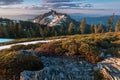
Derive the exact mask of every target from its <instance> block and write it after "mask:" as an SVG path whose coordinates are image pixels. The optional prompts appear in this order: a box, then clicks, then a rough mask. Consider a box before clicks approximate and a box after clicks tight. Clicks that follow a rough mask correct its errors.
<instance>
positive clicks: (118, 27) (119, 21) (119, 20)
mask: <svg viewBox="0 0 120 80" xmlns="http://www.w3.org/2000/svg"><path fill="white" fill-rule="evenodd" d="M115 31H116V32H119V31H120V18H119V19H118V22H117V24H116V26H115Z"/></svg>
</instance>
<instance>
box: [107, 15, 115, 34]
mask: <svg viewBox="0 0 120 80" xmlns="http://www.w3.org/2000/svg"><path fill="white" fill-rule="evenodd" d="M113 17H114V15H112V16H110V18H109V19H108V32H112V27H113Z"/></svg>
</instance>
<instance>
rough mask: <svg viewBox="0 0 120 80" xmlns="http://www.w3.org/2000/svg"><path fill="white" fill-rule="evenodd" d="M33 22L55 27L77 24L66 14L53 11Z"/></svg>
mask: <svg viewBox="0 0 120 80" xmlns="http://www.w3.org/2000/svg"><path fill="white" fill-rule="evenodd" d="M32 22H34V23H39V24H41V25H47V26H49V27H53V26H60V25H61V24H69V23H70V22H73V23H75V22H76V21H75V20H73V19H72V18H71V17H70V16H68V15H66V14H63V13H57V12H56V11H54V10H51V11H50V12H48V13H45V14H43V15H39V16H37V17H36V18H34V19H33V20H32Z"/></svg>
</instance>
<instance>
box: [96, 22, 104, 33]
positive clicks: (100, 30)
mask: <svg viewBox="0 0 120 80" xmlns="http://www.w3.org/2000/svg"><path fill="white" fill-rule="evenodd" d="M102 31H103V28H102V23H100V24H99V25H98V29H97V32H98V33H102Z"/></svg>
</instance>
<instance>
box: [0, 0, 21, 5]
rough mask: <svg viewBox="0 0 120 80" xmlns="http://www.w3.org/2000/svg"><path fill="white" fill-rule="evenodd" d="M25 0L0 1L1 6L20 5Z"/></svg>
mask: <svg viewBox="0 0 120 80" xmlns="http://www.w3.org/2000/svg"><path fill="white" fill-rule="evenodd" d="M22 2H23V0H0V5H10V4H12V5H13V4H20V3H22Z"/></svg>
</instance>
